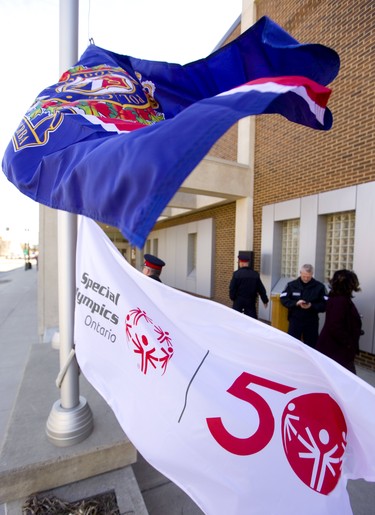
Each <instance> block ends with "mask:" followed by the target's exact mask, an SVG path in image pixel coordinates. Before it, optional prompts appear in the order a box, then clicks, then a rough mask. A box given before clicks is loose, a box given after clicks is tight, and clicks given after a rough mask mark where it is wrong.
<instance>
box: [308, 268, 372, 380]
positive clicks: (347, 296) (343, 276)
mask: <svg viewBox="0 0 375 515" xmlns="http://www.w3.org/2000/svg"><path fill="white" fill-rule="evenodd" d="M330 286H331V290H330V292H329V296H328V301H327V309H326V319H325V323H324V326H323V329H322V331H321V333H320V335H319V338H318V342H317V346H316V348H317V350H319V351H320V352H321V353H323V354H325V355H326V356H328V357H330V358H332V359H333V360H335V361H337V363H340V365H342V366H343V367H345V368H347V369H348V370H350V371H351V372H353V373H354V374H355V373H356V370H355V365H354V359H355V356H356V354H358V352H359V337H360V335H361V334H362V329H361V328H362V322H361V317H360V315H359V313H358V310H357V308H356V306H355V304H354V302H353V300H352V298H353V292H358V291H360V286H359V281H358V277H357V275H356V274H355V273H354V272H352V271H351V270H345V269H344V270H337V271H336V272H335V273H334V274H333V277H332V279H331V280H330Z"/></svg>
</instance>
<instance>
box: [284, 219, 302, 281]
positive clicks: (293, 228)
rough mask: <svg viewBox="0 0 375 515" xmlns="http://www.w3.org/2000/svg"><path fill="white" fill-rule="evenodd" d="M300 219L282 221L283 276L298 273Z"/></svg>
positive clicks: (291, 275) (293, 275) (294, 275)
mask: <svg viewBox="0 0 375 515" xmlns="http://www.w3.org/2000/svg"><path fill="white" fill-rule="evenodd" d="M298 256H299V220H298V219H296V220H284V221H283V222H282V243H281V277H296V276H297V275H298Z"/></svg>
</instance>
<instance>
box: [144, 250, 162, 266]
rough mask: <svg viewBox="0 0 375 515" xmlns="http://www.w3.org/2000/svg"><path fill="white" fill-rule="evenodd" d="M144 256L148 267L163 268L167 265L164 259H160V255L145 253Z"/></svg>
mask: <svg viewBox="0 0 375 515" xmlns="http://www.w3.org/2000/svg"><path fill="white" fill-rule="evenodd" d="M144 258H145V262H144V266H147V267H148V268H153V269H154V270H161V269H162V268H163V266H165V263H164V261H163V260H162V259H159V258H158V257H156V256H153V255H152V254H145V255H144Z"/></svg>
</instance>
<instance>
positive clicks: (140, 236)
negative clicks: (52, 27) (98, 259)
mask: <svg viewBox="0 0 375 515" xmlns="http://www.w3.org/2000/svg"><path fill="white" fill-rule="evenodd" d="M339 65H340V62H339V57H338V55H337V53H336V52H335V51H334V50H332V49H330V48H328V47H325V46H323V45H319V44H301V43H299V42H298V41H296V40H295V39H294V38H293V37H292V36H290V35H289V34H288V33H287V32H285V31H284V30H283V29H282V28H281V27H279V26H278V25H277V24H276V23H275V22H273V21H272V20H271V19H269V18H267V17H263V18H261V19H260V20H259V21H258V22H257V23H256V24H255V25H254V26H253V27H250V28H249V29H248V30H247V31H246V32H244V33H243V34H241V36H239V37H238V38H237V39H235V40H234V41H232V42H231V43H229V44H227V45H225V46H224V47H222V48H220V49H219V50H217V51H216V52H214V53H213V54H211V55H209V56H208V57H206V58H205V59H200V60H199V61H195V62H192V63H188V64H186V65H183V66H181V65H178V64H171V63H165V62H157V61H147V60H143V59H137V58H134V57H131V56H127V55H119V54H116V53H114V52H110V51H108V50H105V49H103V48H100V47H97V46H95V45H89V47H88V48H87V50H86V51H85V52H84V54H83V55H82V57H81V59H80V60H79V61H78V62H77V63H76V64H75V65H74V66H73V67H72V68H71V69H69V70H67V71H66V72H65V73H63V75H62V76H61V77H60V80H59V81H58V82H57V83H56V84H54V85H52V86H50V87H47V88H46V89H45V90H43V91H42V92H41V93H40V94H39V96H38V98H37V99H36V100H35V101H34V103H33V104H32V105H31V107H30V109H29V110H28V111H27V113H26V114H25V116H24V117H23V119H22V120H21V122H20V124H19V127H18V128H17V130H16V131H15V133H14V136H13V138H12V141H11V142H10V144H9V145H8V148H7V150H6V152H5V155H4V159H3V170H4V172H5V174H6V176H7V177H8V179H9V180H10V181H11V182H13V183H14V184H15V186H16V187H17V188H18V189H19V190H20V191H21V192H22V193H24V194H25V195H27V196H28V197H30V198H32V199H33V200H35V201H37V202H40V203H41V204H45V205H47V206H49V207H52V208H56V209H60V210H64V211H68V212H71V213H76V214H83V215H85V216H88V217H90V218H93V219H94V220H97V221H101V222H103V223H106V224H109V225H112V226H114V227H117V228H118V229H119V230H120V231H121V232H122V233H123V235H124V236H125V237H126V238H127V239H128V240H129V241H130V243H132V244H134V245H136V246H138V247H142V246H143V245H144V242H145V239H146V238H147V235H148V233H149V232H150V230H151V229H152V228H153V226H154V224H155V222H156V220H157V219H158V217H159V215H160V213H161V212H162V210H163V209H164V208H165V206H166V205H167V203H168V202H169V200H170V199H171V198H172V197H173V195H174V194H175V193H176V191H177V190H178V188H179V187H180V186H181V184H182V183H183V181H184V180H185V179H186V177H187V176H188V175H189V174H190V173H191V172H192V171H193V169H194V168H195V167H196V166H197V165H198V164H199V162H200V161H201V160H202V159H203V158H204V156H205V155H206V154H207V153H208V152H209V150H210V148H211V147H212V146H213V145H214V143H215V142H216V141H217V140H218V139H219V138H220V137H221V136H222V135H223V134H224V133H225V132H226V131H227V130H228V129H229V128H230V127H231V126H232V125H233V124H235V123H236V122H237V121H238V120H240V119H241V118H243V117H246V116H250V115H264V114H280V115H282V116H284V117H285V118H286V119H288V120H290V121H292V122H295V123H298V124H301V125H304V126H306V127H309V128H312V129H315V130H329V129H330V128H331V126H332V114H331V112H330V111H329V109H328V108H327V102H328V99H329V96H330V93H331V90H330V89H329V88H327V84H329V83H330V82H331V81H332V80H333V79H334V78H335V77H336V75H337V73H338V70H339Z"/></svg>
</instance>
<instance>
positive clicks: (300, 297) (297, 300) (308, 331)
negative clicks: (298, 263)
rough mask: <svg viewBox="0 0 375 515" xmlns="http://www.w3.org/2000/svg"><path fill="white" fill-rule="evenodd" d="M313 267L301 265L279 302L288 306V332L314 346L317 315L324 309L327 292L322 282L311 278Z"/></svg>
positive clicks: (316, 332) (317, 324) (317, 329)
mask: <svg viewBox="0 0 375 515" xmlns="http://www.w3.org/2000/svg"><path fill="white" fill-rule="evenodd" d="M313 273H314V267H313V266H312V265H303V266H302V267H301V270H300V276H299V277H298V279H295V280H294V281H291V282H289V283H288V284H287V286H286V288H285V290H284V291H283V292H282V293H281V294H280V302H281V304H282V305H283V306H285V307H286V308H288V320H289V328H288V334H290V335H291V336H294V338H297V339H298V340H301V341H303V342H304V343H306V344H307V345H309V346H310V347H315V346H316V342H317V340H318V335H319V315H318V313H324V312H325V310H326V302H327V299H328V297H327V292H326V289H325V286H324V284H323V283H321V282H319V281H317V280H316V279H314V278H313Z"/></svg>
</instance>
